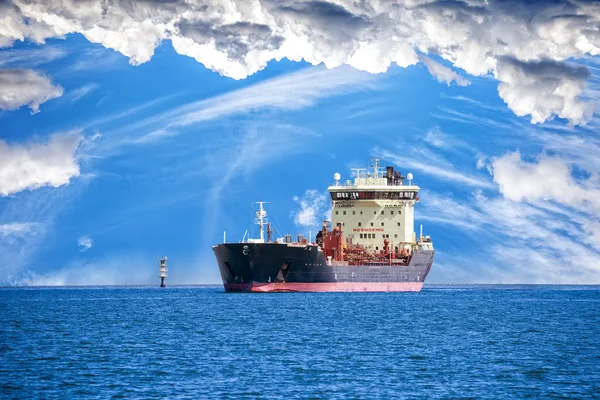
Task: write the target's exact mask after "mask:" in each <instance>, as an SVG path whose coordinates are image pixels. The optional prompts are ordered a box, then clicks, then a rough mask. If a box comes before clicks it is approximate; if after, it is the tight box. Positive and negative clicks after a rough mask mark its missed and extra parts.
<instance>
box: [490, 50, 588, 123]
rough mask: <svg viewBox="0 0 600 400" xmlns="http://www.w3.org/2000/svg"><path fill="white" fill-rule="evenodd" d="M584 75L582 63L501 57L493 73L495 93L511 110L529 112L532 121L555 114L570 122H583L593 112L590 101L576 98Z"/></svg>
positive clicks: (519, 114) (545, 119)
mask: <svg viewBox="0 0 600 400" xmlns="http://www.w3.org/2000/svg"><path fill="white" fill-rule="evenodd" d="M588 75H589V72H588V70H587V69H586V68H585V67H575V66H568V65H564V64H560V63H557V62H553V61H540V62H529V63H525V62H521V61H517V60H513V59H508V58H503V59H500V60H499V62H498V71H497V76H498V80H500V82H501V83H500V85H499V86H498V93H499V94H500V97H502V99H503V100H504V101H505V102H506V104H507V105H508V107H509V108H510V109H511V110H513V111H514V112H515V114H517V115H518V116H525V115H531V122H532V123H534V124H535V123H540V122H544V121H547V120H550V119H552V118H553V117H554V116H555V115H557V116H559V117H561V118H565V119H568V120H569V121H571V122H572V123H573V124H583V123H586V122H588V121H589V120H590V119H591V117H592V115H593V112H594V106H593V104H592V103H584V102H582V101H581V99H580V96H581V95H582V93H583V91H584V89H585V86H586V79H587V77H588Z"/></svg>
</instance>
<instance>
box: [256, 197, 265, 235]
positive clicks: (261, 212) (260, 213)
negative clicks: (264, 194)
mask: <svg viewBox="0 0 600 400" xmlns="http://www.w3.org/2000/svg"><path fill="white" fill-rule="evenodd" d="M258 205H259V211H258V212H257V213H256V216H257V217H258V227H259V229H260V236H259V238H260V241H261V242H264V241H265V234H264V232H263V226H264V224H265V222H264V217H265V211H264V210H263V202H262V200H261V201H259V202H258Z"/></svg>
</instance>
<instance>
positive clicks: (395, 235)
mask: <svg viewBox="0 0 600 400" xmlns="http://www.w3.org/2000/svg"><path fill="white" fill-rule="evenodd" d="M394 239H398V234H397V233H394ZM396 248H397V247H396Z"/></svg>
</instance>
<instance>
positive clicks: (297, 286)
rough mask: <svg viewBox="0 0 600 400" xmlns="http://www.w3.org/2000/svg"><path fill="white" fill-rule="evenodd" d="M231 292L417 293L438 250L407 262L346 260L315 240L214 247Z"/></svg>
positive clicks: (225, 282) (415, 254)
mask: <svg viewBox="0 0 600 400" xmlns="http://www.w3.org/2000/svg"><path fill="white" fill-rule="evenodd" d="M213 250H214V252H215V256H216V258H217V262H218V264H219V270H220V272H221V278H222V280H223V286H224V288H225V291H227V292H418V291H420V290H421V287H422V286H423V282H424V281H425V278H426V277H427V274H428V273H429V270H430V269H431V265H432V263H433V256H434V251H433V250H417V251H415V252H414V253H413V256H412V258H411V260H410V263H409V264H408V265H389V264H385V263H380V264H381V265H377V264H373V263H372V264H369V265H344V264H343V263H335V262H333V263H331V264H333V265H330V264H328V263H327V261H326V260H325V257H324V255H323V252H322V251H320V249H319V248H318V246H315V245H305V246H301V245H287V244H280V243H226V244H220V245H217V246H214V247H213Z"/></svg>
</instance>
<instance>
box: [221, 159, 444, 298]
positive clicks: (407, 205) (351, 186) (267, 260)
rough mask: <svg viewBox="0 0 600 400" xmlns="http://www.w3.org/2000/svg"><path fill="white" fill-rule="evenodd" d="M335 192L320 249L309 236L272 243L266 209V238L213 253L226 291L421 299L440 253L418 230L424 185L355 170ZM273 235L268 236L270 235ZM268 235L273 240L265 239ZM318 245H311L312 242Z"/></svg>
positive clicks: (395, 174)
mask: <svg viewBox="0 0 600 400" xmlns="http://www.w3.org/2000/svg"><path fill="white" fill-rule="evenodd" d="M352 171H353V180H347V181H345V182H343V183H341V182H340V181H341V176H340V174H339V173H336V174H334V182H335V183H334V184H333V185H332V186H329V188H328V191H329V193H330V195H331V202H332V211H331V221H324V222H323V226H322V228H321V230H320V231H319V232H318V233H317V235H316V237H315V241H314V242H309V240H307V239H306V238H305V237H304V236H303V235H299V236H298V238H297V240H293V239H292V236H291V235H285V236H284V237H282V238H278V239H276V240H272V229H271V224H270V222H268V218H267V213H266V211H265V209H264V204H263V202H259V210H258V212H257V213H256V219H255V223H256V224H257V225H258V226H259V229H260V230H259V237H258V238H256V239H252V238H248V239H246V237H245V235H244V239H243V240H242V241H241V242H239V243H222V244H218V245H215V246H213V251H214V252H215V256H216V258H217V263H218V265H219V270H220V272H221V278H222V280H223V286H224V287H225V291H227V292H405V291H413V292H418V291H420V290H421V287H422V286H423V282H424V281H425V278H426V277H427V274H428V273H429V270H430V269H431V265H432V264H433V256H434V249H433V243H432V241H431V238H430V237H429V236H423V229H422V226H421V230H420V235H419V236H418V237H417V236H416V233H415V230H414V206H415V203H417V202H419V197H418V193H419V189H420V188H419V186H417V185H416V184H414V183H413V176H412V174H410V173H409V174H407V175H406V176H402V174H401V173H400V172H399V171H396V170H395V169H394V167H391V166H388V167H386V168H385V169H383V168H380V166H379V159H377V158H372V159H371V165H370V168H368V169H367V168H353V169H352ZM265 228H266V229H265ZM265 231H266V239H265ZM311 239H312V238H311Z"/></svg>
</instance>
